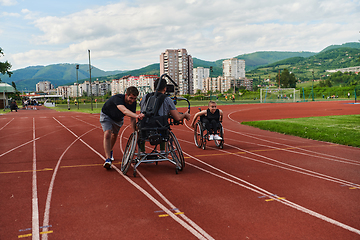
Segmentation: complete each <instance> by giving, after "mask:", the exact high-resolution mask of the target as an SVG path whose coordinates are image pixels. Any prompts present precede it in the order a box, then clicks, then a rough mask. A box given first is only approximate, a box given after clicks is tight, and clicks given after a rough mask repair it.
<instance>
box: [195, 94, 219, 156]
mask: <svg viewBox="0 0 360 240" xmlns="http://www.w3.org/2000/svg"><path fill="white" fill-rule="evenodd" d="M216 105H217V104H216V102H214V101H209V104H208V109H206V110H202V111H201V109H200V108H199V110H200V112H198V113H196V114H195V116H194V118H193V120H192V122H191V127H193V128H194V141H195V145H196V146H197V147H198V148H202V149H204V150H205V148H206V141H208V140H209V141H212V140H214V141H215V144H216V146H218V147H219V148H223V147H224V129H223V127H222V124H221V122H222V119H223V112H222V111H221V110H220V109H217V106H216ZM198 117H200V120H199V121H197V122H196V124H195V121H196V119H197V118H198Z"/></svg>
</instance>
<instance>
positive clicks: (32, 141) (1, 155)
mask: <svg viewBox="0 0 360 240" xmlns="http://www.w3.org/2000/svg"><path fill="white" fill-rule="evenodd" d="M40 138H41V137H38V138H35V139H32V140H30V141H28V142H26V143H23V144H21V145H19V146H17V147H14V148H13V149H10V150H9V151H7V152H4V153H2V154H0V157H3V156H4V155H6V154H8V153H10V152H12V151H14V150H16V149H18V148H21V147H23V146H25V145H27V144H29V143H33V144H34V142H35V141H36V140H38V139H40Z"/></svg>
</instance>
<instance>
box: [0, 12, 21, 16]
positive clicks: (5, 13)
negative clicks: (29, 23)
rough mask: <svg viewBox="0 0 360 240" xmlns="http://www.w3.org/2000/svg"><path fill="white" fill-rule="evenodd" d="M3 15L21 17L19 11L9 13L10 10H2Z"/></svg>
mask: <svg viewBox="0 0 360 240" xmlns="http://www.w3.org/2000/svg"><path fill="white" fill-rule="evenodd" d="M1 16H3V17H21V15H20V14H19V13H9V12H2V13H1Z"/></svg>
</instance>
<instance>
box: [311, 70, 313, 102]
mask: <svg viewBox="0 0 360 240" xmlns="http://www.w3.org/2000/svg"><path fill="white" fill-rule="evenodd" d="M312 75H313V80H312V86H311V92H312V100H313V101H314V70H313V71H312Z"/></svg>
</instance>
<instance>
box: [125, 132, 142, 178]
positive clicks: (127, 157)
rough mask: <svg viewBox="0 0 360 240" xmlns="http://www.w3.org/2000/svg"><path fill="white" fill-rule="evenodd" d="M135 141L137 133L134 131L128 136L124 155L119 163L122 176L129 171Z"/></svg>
mask: <svg viewBox="0 0 360 240" xmlns="http://www.w3.org/2000/svg"><path fill="white" fill-rule="evenodd" d="M137 140H138V132H137V131H135V132H133V133H132V134H131V135H130V137H129V139H128V141H127V143H126V147H125V151H124V155H123V158H122V161H121V171H122V173H123V174H126V173H127V171H128V170H129V167H130V165H131V162H132V160H133V158H134V153H135V150H136V148H137V147H136V146H137Z"/></svg>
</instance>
